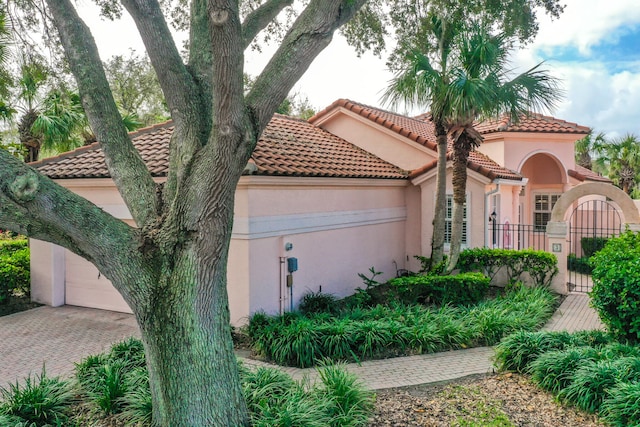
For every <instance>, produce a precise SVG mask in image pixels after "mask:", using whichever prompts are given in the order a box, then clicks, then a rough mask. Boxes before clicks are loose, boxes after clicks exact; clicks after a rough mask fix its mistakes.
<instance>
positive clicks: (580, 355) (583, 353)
mask: <svg viewBox="0 0 640 427" xmlns="http://www.w3.org/2000/svg"><path fill="white" fill-rule="evenodd" d="M598 358H599V353H598V352H597V351H596V350H595V349H594V348H593V347H571V348H568V349H566V350H554V351H547V352H546V353H543V354H541V355H540V357H538V358H537V359H535V360H534V361H533V362H532V363H531V366H530V369H529V370H530V371H531V378H532V379H533V381H534V382H536V383H537V384H538V385H539V386H540V387H542V388H544V389H545V390H548V391H550V392H552V393H554V394H557V393H559V392H560V391H561V390H563V389H565V388H566V387H567V386H568V385H569V384H571V381H572V376H573V374H574V372H575V371H576V370H577V369H578V368H580V366H582V365H583V364H584V363H585V362H588V361H595V360H597V359H598Z"/></svg>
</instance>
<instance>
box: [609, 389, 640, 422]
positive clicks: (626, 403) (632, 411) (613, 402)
mask: <svg viewBox="0 0 640 427" xmlns="http://www.w3.org/2000/svg"><path fill="white" fill-rule="evenodd" d="M600 416H601V417H602V419H603V420H604V421H606V422H607V423H609V424H610V425H611V426H613V427H627V426H632V425H635V424H636V423H637V422H638V420H640V382H638V381H635V382H621V383H618V384H616V385H615V386H613V387H612V388H611V389H609V392H608V393H607V397H606V398H605V399H604V401H603V402H602V405H600Z"/></svg>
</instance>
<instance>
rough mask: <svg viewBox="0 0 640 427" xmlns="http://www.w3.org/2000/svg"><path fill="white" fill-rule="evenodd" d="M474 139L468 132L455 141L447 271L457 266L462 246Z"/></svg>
mask: <svg viewBox="0 0 640 427" xmlns="http://www.w3.org/2000/svg"><path fill="white" fill-rule="evenodd" d="M471 147H472V141H471V140H469V138H468V137H467V135H466V133H463V134H462V135H460V137H459V138H458V140H457V141H455V142H454V149H453V177H452V184H453V213H452V218H451V246H450V251H449V261H448V267H447V271H449V272H451V271H453V269H455V268H456V264H457V263H458V258H459V257H460V248H461V246H462V227H463V223H464V207H465V203H466V201H467V161H468V160H469V153H470V152H471Z"/></svg>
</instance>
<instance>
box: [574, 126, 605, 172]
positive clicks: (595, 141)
mask: <svg viewBox="0 0 640 427" xmlns="http://www.w3.org/2000/svg"><path fill="white" fill-rule="evenodd" d="M605 143H606V137H605V135H604V134H603V133H602V132H600V133H598V134H597V135H595V136H594V134H593V131H591V132H589V133H588V134H587V135H586V136H585V137H584V138H581V139H579V140H577V141H576V145H575V156H576V164H578V165H579V166H582V167H583V168H586V169H589V170H591V169H592V168H593V157H592V154H593V152H594V149H595V147H596V146H598V145H602V144H605Z"/></svg>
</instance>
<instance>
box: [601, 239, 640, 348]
mask: <svg viewBox="0 0 640 427" xmlns="http://www.w3.org/2000/svg"><path fill="white" fill-rule="evenodd" d="M592 265H593V266H594V269H593V274H592V278H593V283H594V285H593V290H592V291H591V293H590V295H591V304H592V305H593V307H594V308H595V309H596V311H597V312H598V314H599V316H600V319H601V320H602V322H603V323H604V324H605V325H606V326H607V328H608V329H609V331H611V332H612V333H613V334H614V335H615V336H617V337H618V338H620V339H624V340H630V341H632V342H638V341H639V340H640V234H638V233H633V232H630V231H627V232H625V233H623V234H622V235H620V236H619V237H616V238H612V239H609V240H608V241H607V244H606V246H605V247H604V249H602V250H601V251H600V252H598V253H596V254H595V255H594V256H593V257H592Z"/></svg>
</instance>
